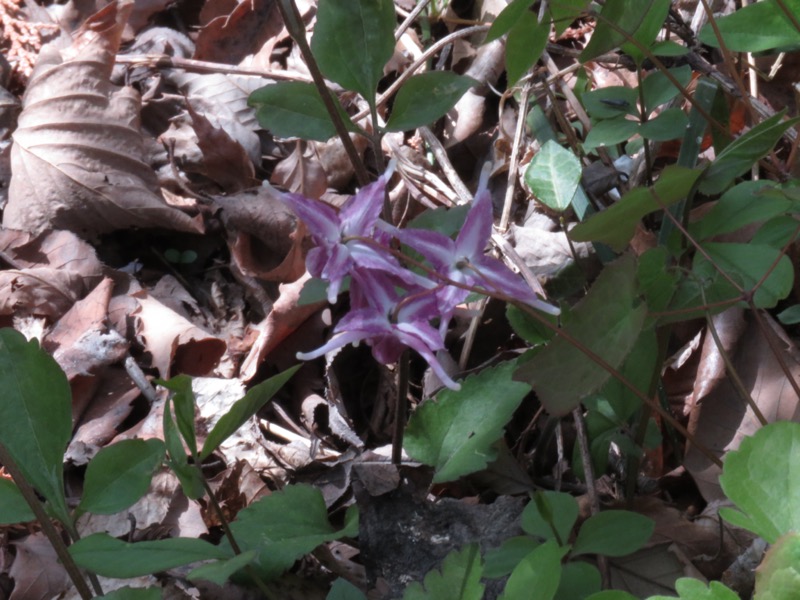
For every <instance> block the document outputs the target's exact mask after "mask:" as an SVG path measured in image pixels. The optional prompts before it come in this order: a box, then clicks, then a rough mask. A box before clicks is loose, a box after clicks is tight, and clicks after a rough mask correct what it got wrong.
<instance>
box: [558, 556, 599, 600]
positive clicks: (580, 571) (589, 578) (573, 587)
mask: <svg viewBox="0 0 800 600" xmlns="http://www.w3.org/2000/svg"><path fill="white" fill-rule="evenodd" d="M601 587H602V586H601V581H600V571H598V570H597V567H595V566H594V565H590V564H589V563H586V562H582V561H572V562H568V563H567V564H565V565H564V566H563V567H562V571H561V581H560V583H559V584H558V591H557V592H556V595H555V599H554V600H575V598H587V597H588V596H591V595H592V594H594V593H595V592H599V591H600V589H601Z"/></svg>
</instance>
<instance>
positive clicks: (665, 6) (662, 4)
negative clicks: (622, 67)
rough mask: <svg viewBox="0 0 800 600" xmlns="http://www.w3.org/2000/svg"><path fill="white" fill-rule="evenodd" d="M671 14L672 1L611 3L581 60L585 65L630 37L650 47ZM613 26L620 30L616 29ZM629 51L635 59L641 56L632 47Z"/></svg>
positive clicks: (616, 0) (617, 0)
mask: <svg viewBox="0 0 800 600" xmlns="http://www.w3.org/2000/svg"><path fill="white" fill-rule="evenodd" d="M667 11H669V0H608V2H606V3H605V6H603V11H602V13H601V15H600V17H598V19H597V21H598V22H597V27H596V28H595V31H594V33H593V34H592V38H591V39H590V40H589V43H588V44H587V45H586V48H584V50H583V52H582V53H581V56H580V61H581V62H582V63H585V62H587V61H590V60H592V59H593V58H596V57H598V56H600V55H601V54H605V53H606V52H610V51H612V50H614V49H615V48H618V47H620V46H622V45H623V44H625V42H626V41H627V40H628V38H629V37H633V38H634V39H635V40H637V41H638V42H640V43H641V44H643V45H645V46H649V45H650V44H651V43H652V42H653V40H654V39H655V37H656V34H657V33H658V31H659V29H660V28H661V26H662V25H663V24H664V19H665V18H666V16H667ZM612 23H613V24H614V25H616V27H612V25H611V24H612ZM618 29H620V30H622V31H618ZM622 32H625V33H622ZM626 34H627V35H626ZM625 51H626V52H628V53H629V54H631V55H632V56H634V58H638V57H639V51H638V50H636V48H635V47H633V46H632V45H631V44H625Z"/></svg>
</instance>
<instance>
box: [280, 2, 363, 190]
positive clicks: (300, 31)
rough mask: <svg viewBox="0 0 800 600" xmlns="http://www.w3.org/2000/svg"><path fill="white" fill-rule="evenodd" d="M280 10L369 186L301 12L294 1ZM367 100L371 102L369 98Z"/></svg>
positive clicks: (355, 166)
mask: <svg viewBox="0 0 800 600" xmlns="http://www.w3.org/2000/svg"><path fill="white" fill-rule="evenodd" d="M278 9H279V10H280V11H281V16H282V17H283V22H284V24H285V25H286V29H287V30H288V31H289V34H290V35H291V36H292V39H293V40H294V41H295V43H296V44H297V47H298V48H299V49H300V53H301V54H302V55H303V58H304V59H305V61H306V66H307V67H308V70H309V72H310V73H311V77H312V78H313V80H314V85H316V86H317V89H318V90H319V95H320V96H321V97H322V101H323V102H324V103H325V109H326V110H327V111H328V115H330V118H331V121H333V125H334V127H335V128H336V134H337V135H338V136H339V139H340V140H341V141H342V145H343V146H344V150H345V152H346V153H347V157H348V158H349V159H350V162H351V163H352V164H353V169H355V173H356V179H358V184H359V185H361V186H364V185H367V184H368V183H369V179H370V178H369V173H367V168H366V167H365V166H364V163H363V162H362V160H361V157H360V156H359V155H358V150H356V146H355V144H354V143H353V140H351V139H350V133H349V132H348V131H347V126H346V125H345V123H344V120H343V119H342V115H341V114H340V112H339V107H338V102H337V101H336V99H335V98H334V96H333V93H332V92H331V91H330V90H329V89H328V86H327V84H326V83H325V77H324V76H323V75H322V71H320V69H319V65H318V64H317V61H316V59H315V58H314V55H313V54H312V52H311V47H310V46H309V45H308V41H307V40H306V30H305V27H304V26H303V20H302V17H301V16H300V12H299V11H298V10H297V6H296V5H295V3H294V0H279V2H278ZM367 100H369V98H368V99H367Z"/></svg>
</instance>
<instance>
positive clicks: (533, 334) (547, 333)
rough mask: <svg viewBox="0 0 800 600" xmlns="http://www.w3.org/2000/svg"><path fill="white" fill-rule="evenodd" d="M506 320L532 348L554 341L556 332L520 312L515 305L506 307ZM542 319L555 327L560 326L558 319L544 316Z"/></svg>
mask: <svg viewBox="0 0 800 600" xmlns="http://www.w3.org/2000/svg"><path fill="white" fill-rule="evenodd" d="M506 319H508V322H509V324H510V325H511V328H512V329H513V330H514V333H516V334H517V335H518V336H519V337H521V338H522V339H523V340H525V341H526V342H528V343H529V344H530V345H531V346H538V345H539V344H544V343H545V342H547V341H550V340H551V339H553V336H554V335H555V332H554V331H553V330H552V329H549V328H547V327H545V326H544V325H542V324H541V323H540V322H539V321H538V320H536V319H535V318H534V317H532V316H530V315H529V314H528V313H526V312H524V311H522V310H520V309H519V308H517V307H516V306H514V305H513V304H507V305H506ZM542 319H546V320H548V321H550V322H551V323H552V324H553V326H556V325H557V324H558V317H555V316H551V315H545V314H542Z"/></svg>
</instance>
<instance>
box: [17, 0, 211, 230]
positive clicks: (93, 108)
mask: <svg viewBox="0 0 800 600" xmlns="http://www.w3.org/2000/svg"><path fill="white" fill-rule="evenodd" d="M117 6H118V5H117V3H111V4H109V5H108V6H106V7H105V8H103V9H102V10H100V11H99V12H98V13H96V14H95V15H93V16H92V17H91V18H90V19H89V20H88V21H87V22H86V24H85V25H84V27H83V28H82V29H81V31H80V32H79V33H78V34H77V35H76V37H75V40H74V42H73V45H72V46H71V47H70V48H67V49H66V50H63V51H58V50H56V49H55V48H51V47H48V48H45V49H44V50H43V51H42V53H41V55H40V57H39V62H38V63H37V67H36V69H35V71H34V73H33V75H32V77H31V81H30V84H29V85H28V89H27V91H26V93H25V97H24V98H23V110H22V114H21V115H20V117H19V127H18V129H17V130H16V131H15V132H14V145H13V147H12V151H11V166H12V177H11V184H10V189H9V199H8V204H7V205H6V208H5V211H4V214H3V225H4V226H5V227H8V228H12V229H21V230H24V231H33V232H39V231H42V230H44V229H46V228H49V227H52V228H57V229H68V230H70V231H74V232H75V233H78V234H79V235H80V236H81V237H93V236H96V235H98V234H101V233H106V232H109V231H113V230H115V229H127V228H131V227H161V228H165V229H178V230H183V231H194V232H199V231H200V230H201V227H200V226H199V225H198V224H197V223H196V222H195V221H194V220H193V219H192V218H190V217H189V216H187V215H186V214H184V213H182V212H180V211H178V210H175V209H173V208H170V207H168V206H167V205H166V204H165V203H164V201H163V199H162V198H161V196H160V195H159V191H158V182H157V180H156V177H155V174H154V173H153V171H152V169H151V168H150V167H149V166H148V165H147V164H145V162H144V161H143V157H144V145H143V141H142V134H141V131H140V129H139V111H140V105H141V100H140V97H139V94H138V93H137V92H136V91H134V90H133V89H132V88H119V87H117V86H114V85H113V84H111V82H110V80H109V77H110V73H111V68H112V66H113V64H114V57H115V54H116V52H117V50H118V49H119V39H120V35H121V31H122V23H124V17H125V15H126V13H127V12H128V11H129V10H130V7H131V3H130V2H129V3H120V4H119V7H120V12H119V13H118V12H117ZM118 17H119V22H118V20H117V18H118Z"/></svg>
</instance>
